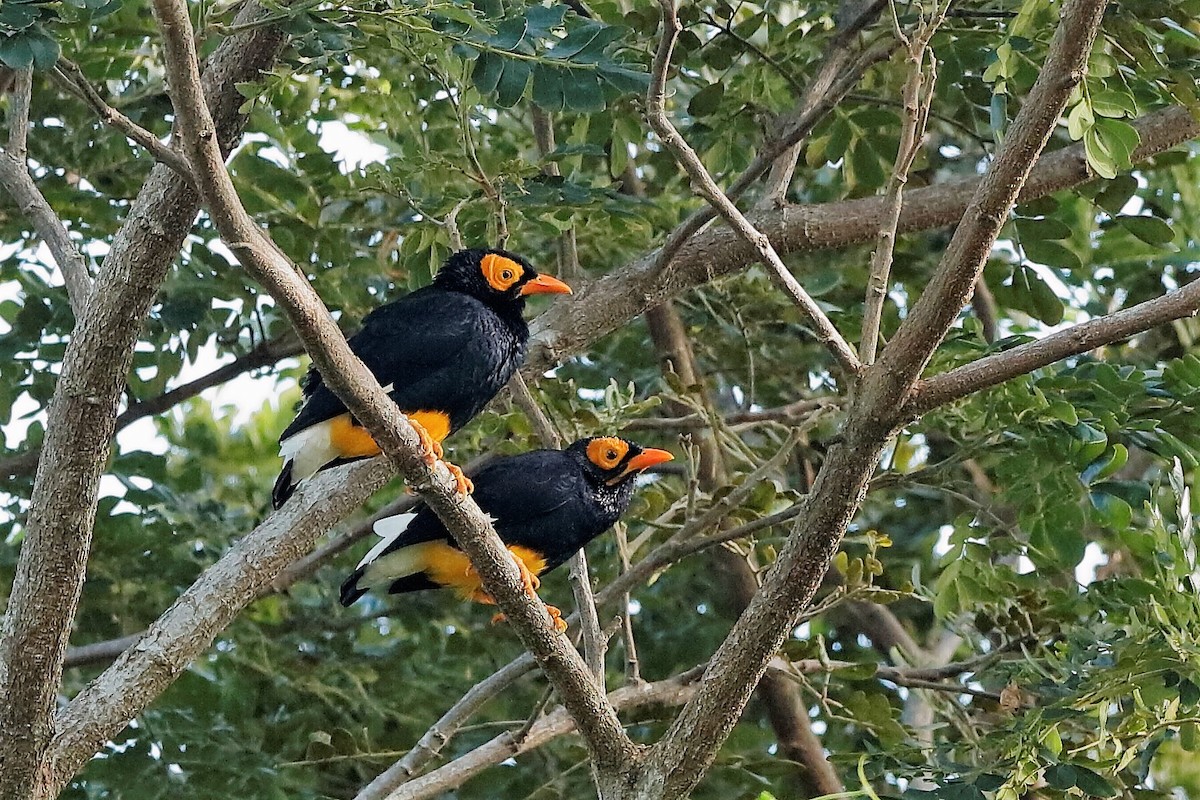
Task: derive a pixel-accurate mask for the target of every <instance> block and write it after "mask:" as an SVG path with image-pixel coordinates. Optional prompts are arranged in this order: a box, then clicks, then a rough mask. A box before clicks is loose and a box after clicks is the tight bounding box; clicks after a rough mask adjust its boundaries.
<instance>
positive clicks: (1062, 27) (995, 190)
mask: <svg viewBox="0 0 1200 800" xmlns="http://www.w3.org/2000/svg"><path fill="white" fill-rule="evenodd" d="M1105 6H1106V2H1105V0H1070V2H1068V3H1067V4H1066V6H1065V8H1064V10H1063V16H1062V21H1061V23H1060V24H1059V27H1058V30H1057V31H1056V33H1055V36H1054V40H1053V42H1052V43H1051V46H1050V52H1049V55H1048V57H1047V60H1046V63H1045V65H1044V66H1043V69H1042V71H1041V73H1040V75H1039V77H1038V79H1037V82H1036V83H1035V84H1034V87H1033V89H1032V91H1031V92H1030V95H1029V97H1028V99H1027V101H1026V103H1025V105H1024V106H1023V107H1022V109H1021V112H1020V113H1019V114H1018V115H1017V119H1016V121H1015V122H1014V123H1013V126H1012V129H1011V131H1010V132H1009V136H1008V138H1007V140H1006V142H1005V144H1004V146H1003V147H1002V149H1001V151H1000V153H999V154H998V155H997V157H996V160H995V162H994V163H993V165H992V168H991V169H990V170H989V171H988V174H987V175H986V176H985V177H984V180H983V181H982V183H981V184H980V186H979V190H978V192H977V193H976V197H975V198H974V199H973V200H972V202H971V204H970V205H969V206H968V214H967V216H966V218H965V219H964V222H963V224H962V226H960V228H959V230H958V233H957V234H956V236H955V242H957V244H955V243H953V242H952V245H951V248H950V250H949V251H948V252H947V254H946V257H945V259H944V260H943V265H942V267H941V268H940V269H939V273H938V275H937V276H935V278H934V281H933V283H932V285H931V286H930V288H929V289H927V290H926V292H925V294H924V295H922V298H921V301H919V302H918V307H917V308H915V309H914V311H913V313H912V315H911V316H910V317H909V319H908V320H907V321H906V322H905V325H904V326H902V328H901V331H900V332H899V333H898V334H897V336H896V337H895V338H894V339H893V340H892V342H891V344H889V345H888V347H887V348H886V349H885V350H884V353H883V357H882V358H881V359H880V361H879V362H878V363H877V364H876V365H874V366H872V367H870V368H869V369H868V371H867V374H866V376H865V378H864V381H863V385H862V387H861V390H860V392H859V393H858V395H857V396H856V398H855V402H854V404H853V407H852V408H851V410H850V412H849V413H848V416H847V424H846V427H845V428H844V430H843V432H842V439H841V441H840V442H838V443H837V444H835V445H834V446H833V447H832V448H830V451H829V453H828V455H827V457H826V460H825V463H824V465H823V467H822V469H821V472H820V474H819V475H818V477H817V480H816V483H815V484H814V485H813V488H812V491H811V492H810V493H809V495H808V496H807V497H806V498H805V500H804V502H803V506H804V513H803V514H802V515H801V516H800V518H799V521H798V522H797V524H796V525H795V528H794V530H793V532H792V534H791V536H790V537H789V538H788V541H787V543H786V544H785V546H784V547H783V549H782V550H781V552H780V553H779V556H778V559H777V560H776V562H775V565H774V566H773V568H772V570H771V572H770V573H769V574H768V575H767V578H766V580H765V581H764V582H763V585H762V588H761V589H760V591H759V593H758V594H757V595H756V596H755V598H754V600H753V601H752V602H751V604H750V606H749V608H747V609H746V612H745V613H744V614H743V615H742V616H741V618H740V619H739V620H738V621H737V623H736V624H735V625H734V626H733V629H732V630H731V631H730V633H729V636H728V637H727V638H726V639H725V641H724V642H723V643H722V644H721V646H720V647H719V648H718V650H717V652H716V653H715V654H714V656H713V658H712V660H711V661H710V662H709V666H708V669H707V670H706V672H705V676H704V680H703V681H702V683H701V689H700V691H699V692H697V694H696V696H695V697H694V698H693V699H692V700H691V701H690V702H689V703H688V704H687V705H686V706H685V707H684V709H683V711H682V712H681V713H680V715H679V716H678V718H677V719H676V720H675V722H674V723H673V724H672V725H671V727H670V729H669V730H668V731H667V733H666V735H665V736H664V738H663V739H662V740H661V741H660V742H659V743H658V744H656V745H655V746H654V747H653V748H652V749H651V751H650V753H649V755H648V756H647V757H646V759H645V761H644V762H643V775H642V782H641V784H640V785H642V786H645V787H651V786H656V787H663V788H662V789H661V790H660V792H659V794H660V795H661V796H662V797H665V798H672V799H673V798H676V797H681V796H684V795H686V794H687V793H688V792H689V791H690V790H691V789H692V788H693V787H694V786H695V785H696V783H697V782H698V781H699V780H700V777H701V776H702V775H703V774H704V772H705V770H706V769H707V768H708V766H709V765H710V764H711V763H712V760H713V758H714V757H715V755H716V752H717V750H718V749H719V748H720V746H721V744H722V743H724V741H725V739H726V738H727V737H728V735H729V733H730V731H732V729H733V726H734V725H735V724H736V723H737V720H738V718H739V717H740V716H741V713H742V710H743V709H744V707H745V704H746V702H747V701H748V700H749V697H750V693H751V692H752V691H753V688H754V686H755V685H756V684H757V683H758V680H759V679H760V678H761V677H762V674H763V672H764V671H765V670H766V668H767V665H768V664H769V662H770V660H771V658H772V656H773V655H774V653H775V652H776V651H777V650H778V648H779V647H780V646H781V645H782V643H783V642H784V640H785V639H786V638H787V636H788V635H789V632H790V631H791V628H792V625H793V624H794V623H795V621H796V620H797V619H798V618H799V615H800V614H801V612H802V611H803V610H804V608H805V607H806V606H807V605H808V603H809V602H810V601H811V599H812V597H813V596H814V594H815V592H816V590H817V588H818V586H819V585H820V581H821V577H822V576H823V574H824V573H825V571H826V569H827V567H828V565H829V563H830V561H831V560H832V558H833V556H834V554H835V553H836V552H837V548H838V546H839V545H840V543H841V539H842V536H843V535H844V533H845V531H846V528H847V526H848V525H849V523H850V520H851V518H852V517H853V515H854V514H855V512H856V511H857V509H858V506H859V504H860V503H861V501H862V498H863V496H864V495H865V492H866V489H867V484H868V481H869V480H870V477H871V475H872V474H873V472H874V470H875V466H876V464H877V462H878V458H879V455H880V453H881V452H882V450H883V447H884V445H885V443H886V442H887V441H888V439H889V438H890V436H891V434H892V431H893V430H894V429H895V427H896V426H897V425H898V424H899V420H898V409H899V407H900V403H899V402H897V401H898V399H899V397H902V396H903V393H905V392H907V389H908V387H909V386H910V385H911V383H912V382H913V381H915V379H916V376H917V374H919V371H920V369H921V368H922V367H923V366H924V364H925V363H926V362H927V361H928V359H929V357H930V353H931V352H932V350H933V349H934V348H935V347H936V346H937V344H938V343H939V342H940V341H941V339H942V337H943V336H944V334H945V331H946V329H947V328H948V327H949V326H950V324H951V323H952V322H953V320H954V318H955V317H956V316H957V314H958V311H959V309H961V307H962V304H961V302H959V301H960V300H963V299H965V297H966V294H967V293H968V292H969V291H970V288H971V286H972V285H973V283H974V280H975V277H976V274H977V271H976V268H977V266H978V265H980V264H982V260H983V258H985V257H986V255H987V253H988V252H989V251H990V249H991V245H992V243H993V242H994V239H995V236H996V234H997V233H998V232H999V230H1000V225H1001V224H1002V223H1003V222H1004V220H1005V218H1006V217H1007V214H1008V212H1009V210H1010V209H1011V206H1012V204H1013V203H1015V202H1016V199H1017V194H1018V192H1019V190H1020V188H1021V185H1022V183H1023V182H1024V180H1025V178H1026V177H1027V176H1028V170H1029V168H1030V165H1031V164H1032V163H1033V162H1034V161H1036V159H1037V157H1038V155H1039V153H1040V150H1041V148H1042V147H1043V146H1044V144H1045V142H1046V141H1047V139H1048V138H1049V135H1050V132H1051V131H1052V130H1053V127H1054V125H1055V124H1056V123H1057V121H1058V119H1059V117H1060V116H1061V113H1062V110H1063V108H1064V107H1065V104H1066V100H1067V97H1068V95H1069V94H1070V91H1071V89H1072V88H1073V87H1074V86H1075V85H1076V84H1077V83H1078V82H1079V80H1080V79H1081V78H1082V74H1083V69H1084V65H1085V64H1086V61H1087V56H1088V54H1089V53H1090V51H1091V46H1092V42H1093V41H1094V39H1095V36H1096V33H1097V31H1098V29H1099V26H1100V20H1101V18H1102V17H1103V13H1104V8H1105ZM669 35H670V34H669V32H668V36H669ZM906 328H907V330H906ZM901 334H903V335H901Z"/></svg>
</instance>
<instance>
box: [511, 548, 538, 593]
mask: <svg viewBox="0 0 1200 800" xmlns="http://www.w3.org/2000/svg"><path fill="white" fill-rule="evenodd" d="M509 552H512V551H511V550H510V551H509ZM512 558H513V561H514V562H516V565H517V569H518V570H519V571H520V572H521V583H522V584H524V586H525V594H527V595H529V596H530V597H533V598H536V599H539V600H540V599H541V598H539V597H538V595H537V590H538V589H540V588H541V586H542V581H541V579H540V578H538V576H537V575H534V574H533V573H532V572H530V571H529V567H527V566H525V562H524V561H522V560H521V557H520V556H518V555H517V554H516V553H513V554H512Z"/></svg>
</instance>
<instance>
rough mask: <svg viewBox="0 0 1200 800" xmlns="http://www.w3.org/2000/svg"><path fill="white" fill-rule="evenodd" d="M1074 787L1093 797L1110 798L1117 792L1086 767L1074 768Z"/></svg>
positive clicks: (1098, 774)
mask: <svg viewBox="0 0 1200 800" xmlns="http://www.w3.org/2000/svg"><path fill="white" fill-rule="evenodd" d="M1075 785H1076V786H1078V787H1079V788H1080V789H1081V790H1083V792H1084V794H1089V795H1092V796H1093V797H1112V796H1113V795H1114V794H1116V793H1117V790H1116V789H1114V788H1113V787H1112V784H1110V783H1109V782H1108V781H1106V780H1105V779H1104V778H1102V777H1101V776H1100V773H1098V772H1093V771H1092V770H1090V769H1088V768H1087V767H1080V766H1076V767H1075Z"/></svg>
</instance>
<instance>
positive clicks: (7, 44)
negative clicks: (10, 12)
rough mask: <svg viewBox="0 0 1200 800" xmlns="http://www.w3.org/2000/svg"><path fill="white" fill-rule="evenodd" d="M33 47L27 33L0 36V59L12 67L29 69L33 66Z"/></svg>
mask: <svg viewBox="0 0 1200 800" xmlns="http://www.w3.org/2000/svg"><path fill="white" fill-rule="evenodd" d="M33 58H34V56H33V47H32V45H31V44H30V42H29V36H28V35H27V34H17V35H16V36H9V37H0V61H3V62H4V63H5V64H7V65H8V66H10V67H12V68H13V69H29V68H30V67H32V66H33Z"/></svg>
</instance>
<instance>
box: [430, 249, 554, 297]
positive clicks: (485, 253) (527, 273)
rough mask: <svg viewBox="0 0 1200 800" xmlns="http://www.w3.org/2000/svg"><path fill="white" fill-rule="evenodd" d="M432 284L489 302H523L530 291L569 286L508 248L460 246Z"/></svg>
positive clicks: (538, 291)
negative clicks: (540, 272)
mask: <svg viewBox="0 0 1200 800" xmlns="http://www.w3.org/2000/svg"><path fill="white" fill-rule="evenodd" d="M433 284H434V286H438V287H440V288H442V289H451V290H454V291H458V292H465V293H466V294H469V295H471V296H472V297H475V298H477V299H479V300H482V301H483V302H484V303H486V304H488V305H490V306H502V307H503V306H509V307H515V308H516V309H517V310H518V311H519V310H520V309H522V308H524V306H525V298H526V296H528V295H531V294H570V293H571V287H569V286H567V285H566V284H565V283H563V282H562V281H560V280H558V279H557V278H552V277H550V276H549V275H539V274H538V272H537V270H536V269H534V268H533V264H530V263H529V262H528V261H526V260H525V259H524V258H522V257H521V256H519V255H517V254H516V253H510V252H508V251H507V250H498V249H488V250H484V249H473V250H459V251H458V252H457V253H455V254H453V255H452V256H450V258H448V259H446V263H445V264H443V265H442V268H441V269H440V270H438V274H437V275H435V276H434V278H433Z"/></svg>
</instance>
